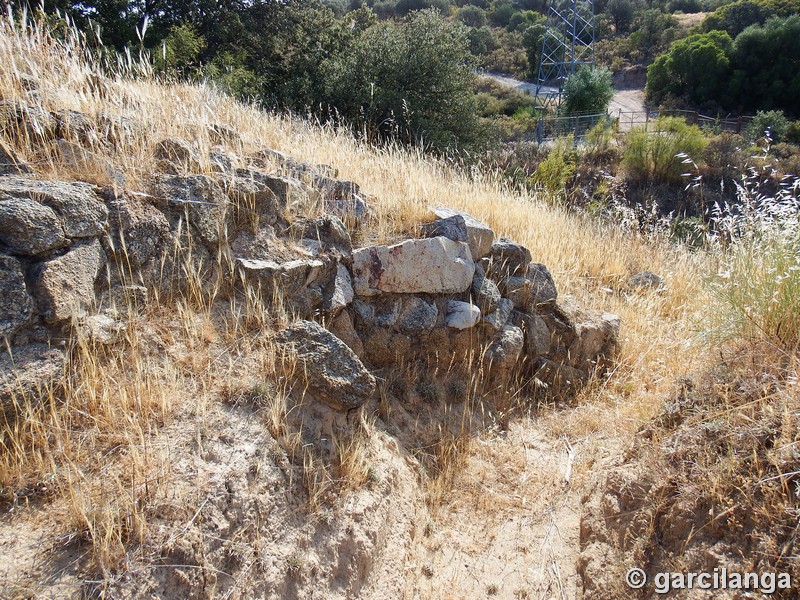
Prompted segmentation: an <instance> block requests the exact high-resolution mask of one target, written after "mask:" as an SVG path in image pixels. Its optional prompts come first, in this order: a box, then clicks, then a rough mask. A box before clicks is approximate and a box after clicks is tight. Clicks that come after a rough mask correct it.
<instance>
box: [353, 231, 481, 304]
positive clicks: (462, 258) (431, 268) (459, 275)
mask: <svg viewBox="0 0 800 600" xmlns="http://www.w3.org/2000/svg"><path fill="white" fill-rule="evenodd" d="M474 274H475V263H473V262H472V257H471V256H470V253H469V247H468V246H467V245H466V244H464V243H462V242H454V241H452V240H448V239H447V238H444V237H436V238H428V239H419V240H406V241H404V242H400V243H399V244H394V245H392V246H368V247H366V248H359V249H357V250H355V251H354V252H353V280H354V281H353V287H354V288H355V291H356V294H358V295H361V296H373V295H375V294H379V293H382V292H383V293H406V294H453V293H460V292H463V291H464V290H466V289H467V288H468V287H469V286H470V284H471V283H472V277H473V275H474Z"/></svg>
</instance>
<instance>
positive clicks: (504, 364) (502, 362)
mask: <svg viewBox="0 0 800 600" xmlns="http://www.w3.org/2000/svg"><path fill="white" fill-rule="evenodd" d="M524 345H525V337H524V335H523V334H522V330H521V329H520V328H519V327H515V326H513V325H506V326H504V327H503V328H502V330H501V331H500V334H499V335H498V337H497V338H496V339H495V340H494V341H493V342H492V343H491V344H490V345H489V346H488V347H487V348H486V351H485V352H484V355H483V361H484V362H485V363H487V364H488V365H489V370H490V372H491V373H492V374H493V375H494V376H496V377H500V378H504V377H507V376H508V375H510V373H511V371H512V370H513V369H514V367H515V365H516V364H517V361H518V360H519V357H520V355H521V354H522V349H523V347H524Z"/></svg>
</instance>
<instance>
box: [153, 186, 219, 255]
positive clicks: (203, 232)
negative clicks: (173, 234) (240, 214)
mask: <svg viewBox="0 0 800 600" xmlns="http://www.w3.org/2000/svg"><path fill="white" fill-rule="evenodd" d="M153 195H154V196H155V197H156V200H157V201H158V202H159V205H160V206H161V207H163V209H164V210H165V211H169V212H170V214H171V216H172V222H173V223H174V227H173V228H177V223H176V221H177V220H178V219H180V218H183V219H184V220H185V221H187V222H188V223H189V224H190V225H191V226H192V228H193V229H194V231H195V232H196V233H197V235H198V236H199V238H200V239H201V240H202V241H203V242H206V243H209V244H215V243H217V242H219V241H220V239H222V237H223V235H224V234H225V219H226V216H227V212H228V204H229V201H228V199H227V197H226V196H225V193H224V192H223V191H222V188H220V186H218V185H217V184H216V183H215V182H214V180H213V179H211V178H210V177H207V176H205V175H160V176H158V177H156V178H155V179H154V180H153Z"/></svg>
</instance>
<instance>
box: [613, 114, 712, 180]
mask: <svg viewBox="0 0 800 600" xmlns="http://www.w3.org/2000/svg"><path fill="white" fill-rule="evenodd" d="M707 143H708V140H707V139H706V137H705V136H704V135H703V132H702V131H701V130H700V128H698V127H695V126H694V125H687V124H686V123H685V122H684V121H683V120H682V119H678V118H674V117H660V118H658V119H656V121H655V122H654V123H652V124H651V126H650V129H649V130H647V129H645V128H644V127H637V128H634V129H633V130H632V131H631V132H630V133H629V134H628V137H627V143H626V147H625V151H624V153H623V156H622V165H623V167H624V168H625V173H626V175H627V178H628V180H630V181H631V182H634V183H669V184H678V183H680V182H681V181H682V179H683V178H682V173H684V172H685V170H686V169H685V165H684V164H682V159H681V158H678V156H677V155H678V154H685V155H688V156H689V157H691V158H693V159H695V160H699V157H700V156H701V155H702V153H703V150H704V148H705V147H706V144H707Z"/></svg>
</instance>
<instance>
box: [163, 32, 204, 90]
mask: <svg viewBox="0 0 800 600" xmlns="http://www.w3.org/2000/svg"><path fill="white" fill-rule="evenodd" d="M205 48H206V41H205V39H203V36H201V35H200V34H199V33H198V32H197V30H196V29H195V28H194V27H193V26H191V25H187V24H184V25H177V26H175V27H173V28H172V29H171V30H170V32H169V35H168V36H167V37H166V38H164V40H163V42H162V45H161V48H160V49H159V50H156V52H155V56H154V57H153V63H154V65H153V66H154V67H155V69H156V71H158V72H161V73H167V74H174V75H178V76H179V77H190V76H192V75H196V74H197V73H198V72H199V68H200V60H199V59H200V53H201V52H202V51H203V50H205Z"/></svg>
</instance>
